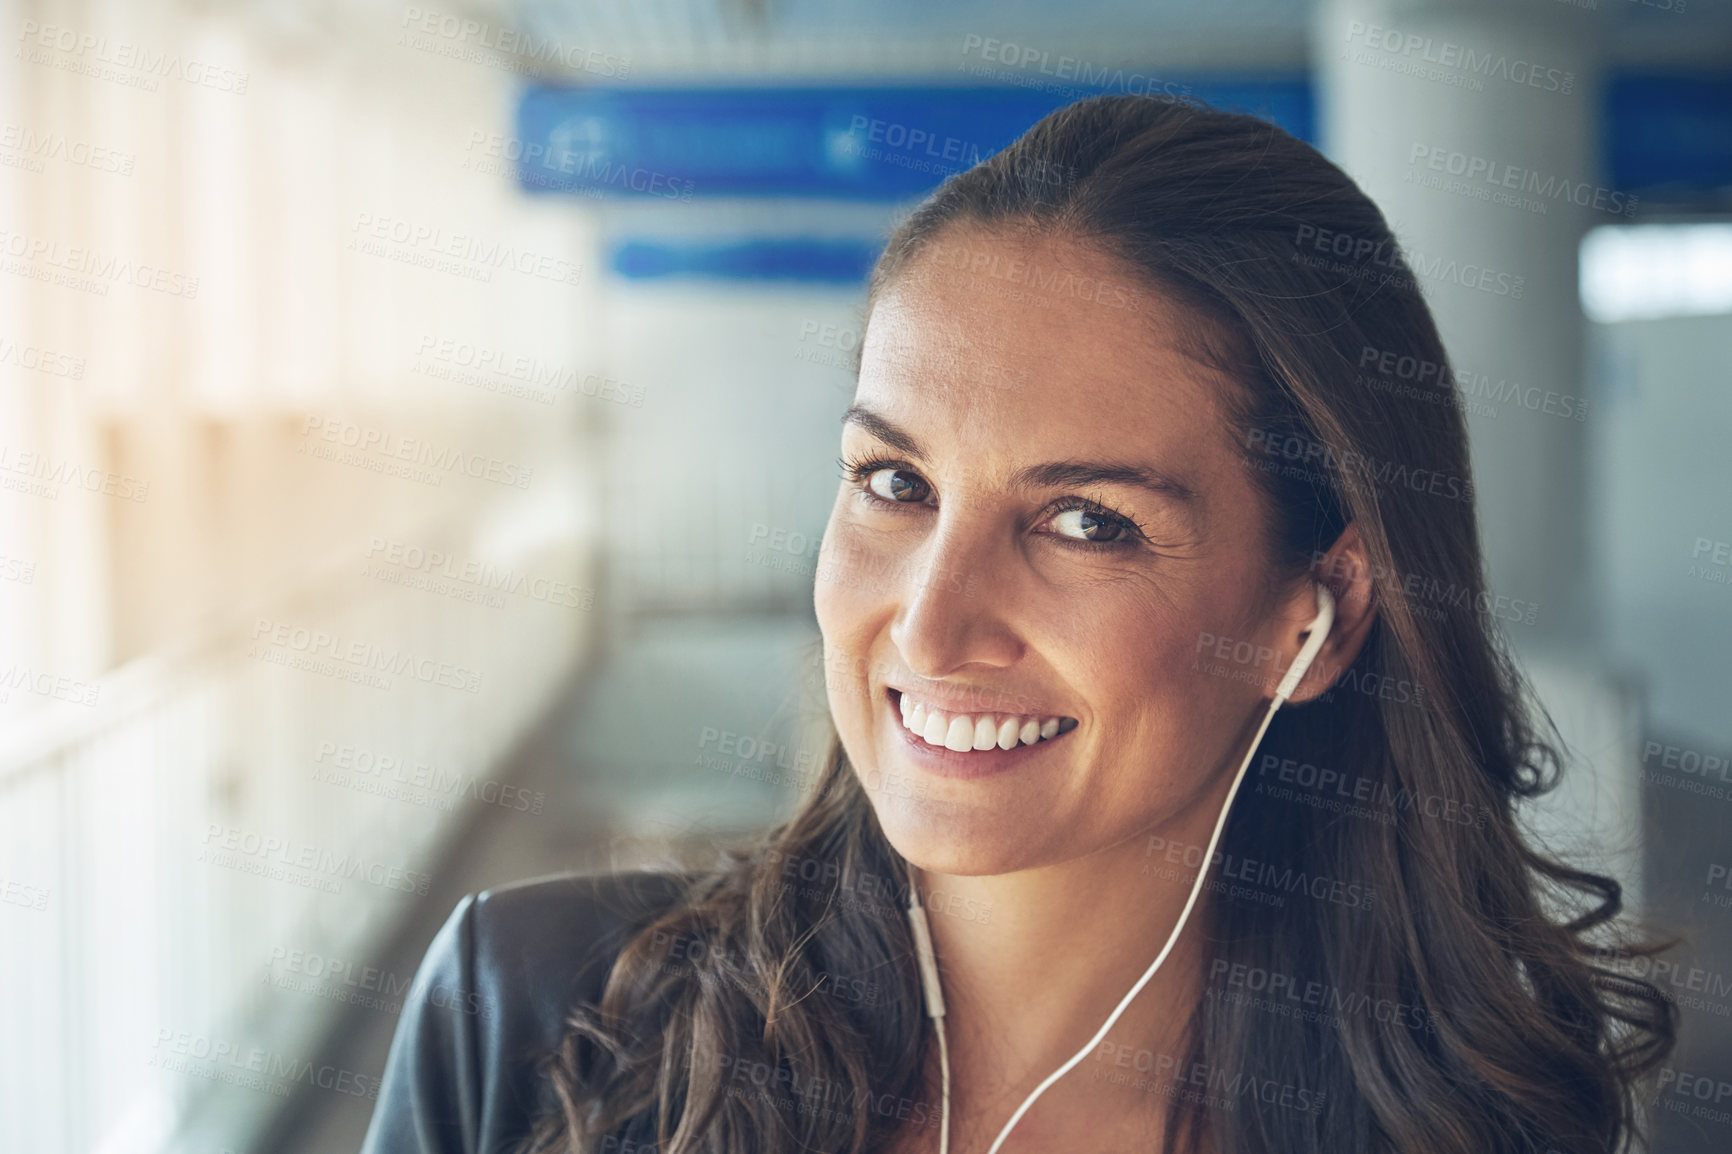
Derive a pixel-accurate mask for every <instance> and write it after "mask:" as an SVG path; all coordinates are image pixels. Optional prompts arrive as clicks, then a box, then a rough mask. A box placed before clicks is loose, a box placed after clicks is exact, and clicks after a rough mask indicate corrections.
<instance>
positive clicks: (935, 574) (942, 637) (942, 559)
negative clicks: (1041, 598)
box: [886, 527, 1023, 678]
mask: <svg viewBox="0 0 1732 1154" xmlns="http://www.w3.org/2000/svg"><path fill="white" fill-rule="evenodd" d="M1006 564H1007V560H1006V559H1005V558H1004V557H1002V556H997V555H995V550H994V549H993V548H992V545H991V541H990V539H989V537H988V535H987V534H986V532H984V531H983V530H982V529H981V528H980V527H973V528H967V529H963V528H960V527H953V528H949V529H941V530H939V531H936V532H935V533H934V534H933V536H931V537H929V538H928V539H927V541H926V543H925V545H924V547H923V548H921V549H920V550H918V551H916V552H915V553H913V554H911V555H910V556H908V557H907V558H906V559H905V563H904V565H903V566H902V567H901V569H900V571H899V572H897V573H896V574H894V575H891V576H888V577H887V578H886V582H887V584H888V585H889V591H890V592H891V594H892V595H893V596H895V597H896V598H897V600H898V605H897V609H896V615H895V617H894V619H893V620H892V622H891V626H890V640H891V642H892V643H893V644H895V646H896V648H897V649H898V650H900V651H901V654H902V659H903V660H904V661H905V662H907V664H908V666H909V668H910V669H912V670H913V671H914V672H915V673H918V674H919V675H921V676H922V677H929V678H939V677H945V676H948V675H949V674H951V673H953V672H956V671H958V670H962V669H965V668H967V667H969V666H981V667H987V668H1003V667H1005V666H1008V665H1011V664H1014V663H1015V662H1016V660H1017V659H1018V658H1019V657H1020V656H1021V655H1022V651H1023V644H1022V641H1021V639H1020V637H1019V636H1018V635H1017V632H1016V630H1015V627H1014V624H1013V622H1014V619H1015V615H1014V611H1015V608H1016V607H1015V606H1014V605H1008V604H1005V603H1004V599H1005V597H1006V596H1007V595H1008V594H1009V591H1010V590H1011V588H1012V587H1013V584H1014V583H1013V582H1010V581H1008V580H1004V579H1003V578H1004V577H1006V576H1007V574H1006V573H1005V572H1004V566H1005V565H1006ZM995 566H996V567H997V569H998V572H997V574H996V576H997V578H999V579H995V573H994V572H993V569H994V567H995Z"/></svg>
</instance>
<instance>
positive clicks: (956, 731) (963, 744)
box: [886, 689, 1078, 753]
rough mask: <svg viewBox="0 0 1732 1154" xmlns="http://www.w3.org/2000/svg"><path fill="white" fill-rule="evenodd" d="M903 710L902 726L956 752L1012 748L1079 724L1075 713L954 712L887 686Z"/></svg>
mask: <svg viewBox="0 0 1732 1154" xmlns="http://www.w3.org/2000/svg"><path fill="white" fill-rule="evenodd" d="M886 692H887V693H888V695H889V697H890V704H891V705H892V706H893V707H894V708H895V709H897V710H898V711H900V713H901V714H902V727H903V728H904V729H906V730H908V731H909V733H911V734H913V735H914V736H915V737H917V738H919V739H920V740H921V741H924V742H925V743H926V744H927V745H931V746H936V747H938V748H940V749H948V750H951V751H953V752H955V753H967V752H970V751H974V750H982V751H984V750H988V749H1002V750H1011V749H1015V748H1016V747H1017V746H1019V745H1037V744H1039V743H1040V742H1043V741H1050V740H1052V739H1053V738H1055V737H1061V736H1063V735H1064V734H1066V733H1069V732H1070V731H1071V730H1073V729H1075V728H1076V727H1077V724H1078V723H1077V719H1076V718H1074V717H1056V716H1038V715H1032V714H1012V713H954V712H949V711H946V710H942V709H938V708H936V707H935V706H931V705H928V704H927V703H926V702H924V701H922V700H920V698H919V697H918V696H916V695H914V694H912V693H904V692H903V691H902V690H900V689H888V690H886Z"/></svg>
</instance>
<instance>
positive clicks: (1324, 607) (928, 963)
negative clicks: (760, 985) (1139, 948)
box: [908, 582, 1335, 1154]
mask: <svg viewBox="0 0 1732 1154" xmlns="http://www.w3.org/2000/svg"><path fill="white" fill-rule="evenodd" d="M1334 624H1335V598H1334V597H1333V596H1331V594H1330V592H1329V590H1328V589H1326V588H1325V587H1324V586H1323V584H1322V582H1318V583H1317V616H1315V617H1313V618H1312V619H1311V623H1310V624H1309V625H1307V626H1306V627H1305V628H1306V629H1307V630H1309V631H1310V635H1309V636H1307V637H1306V638H1305V643H1304V644H1303V645H1302V646H1300V647H1299V655H1298V656H1297V657H1295V658H1294V659H1293V664H1292V665H1291V666H1290V667H1289V668H1288V670H1287V674H1286V676H1284V677H1282V678H1281V683H1280V685H1278V686H1277V687H1276V689H1275V697H1274V700H1272V701H1271V702H1270V703H1269V710H1268V712H1267V713H1265V714H1264V715H1263V724H1261V725H1259V726H1258V727H1257V736H1256V737H1254V738H1252V739H1251V748H1250V749H1248V750H1246V751H1245V760H1244V761H1243V762H1241V763H1240V765H1239V772H1238V773H1237V774H1235V775H1234V776H1233V786H1232V788H1231V789H1229V790H1228V791H1227V800H1226V802H1225V803H1223V804H1222V806H1221V815H1220V816H1219V817H1218V818H1216V819H1215V832H1214V833H1212V834H1210V835H1209V848H1208V849H1207V850H1206V851H1205V852H1204V854H1203V862H1202V864H1201V865H1200V866H1198V867H1197V880H1196V881H1194V882H1192V883H1191V896H1190V897H1188V898H1186V899H1185V908H1184V909H1183V910H1182V911H1180V913H1179V920H1178V922H1177V924H1175V925H1174V926H1173V932H1172V933H1171V934H1169V935H1167V944H1166V945H1164V946H1162V947H1161V952H1160V953H1159V954H1158V955H1156V957H1155V960H1154V962H1153V964H1151V965H1150V966H1149V968H1148V969H1147V970H1145V971H1144V972H1143V976H1142V977H1140V978H1138V979H1137V984H1136V985H1134V986H1132V987H1131V989H1130V992H1129V993H1127V994H1126V995H1125V996H1124V998H1123V999H1122V1000H1121V1001H1120V1002H1119V1004H1118V1006H1117V1007H1116V1008H1115V1009H1114V1010H1113V1012H1112V1013H1111V1014H1108V1015H1107V1020H1106V1021H1105V1022H1103V1023H1102V1024H1101V1028H1100V1029H1099V1030H1096V1031H1095V1036H1094V1037H1092V1038H1090V1039H1089V1040H1088V1042H1087V1043H1086V1044H1084V1046H1083V1048H1082V1049H1080V1050H1078V1051H1077V1052H1076V1053H1075V1054H1074V1055H1072V1056H1071V1059H1070V1061H1068V1062H1066V1063H1065V1064H1064V1065H1062V1066H1060V1067H1059V1068H1058V1069H1056V1070H1054V1071H1053V1072H1052V1073H1050V1074H1048V1075H1047V1076H1046V1080H1045V1081H1043V1082H1041V1084H1040V1085H1038V1086H1036V1087H1035V1088H1034V1092H1033V1093H1031V1094H1030V1095H1029V1096H1028V1097H1027V1098H1025V1099H1023V1103H1022V1105H1020V1106H1018V1107H1017V1108H1016V1113H1014V1114H1012V1115H1011V1116H1010V1121H1008V1122H1006V1123H1005V1124H1004V1129H1003V1130H1000V1131H999V1132H998V1137H997V1138H996V1139H994V1140H993V1143H992V1147H991V1149H989V1150H988V1151H987V1154H998V1148H999V1147H1000V1146H1003V1145H1004V1140H1005V1139H1006V1138H1008V1137H1009V1136H1010V1131H1011V1129H1012V1128H1013V1127H1015V1126H1016V1124H1017V1122H1019V1121H1021V1119H1022V1116H1023V1115H1024V1114H1026V1113H1028V1108H1029V1107H1030V1106H1033V1105H1034V1103H1035V1101H1036V1099H1038V1098H1039V1097H1040V1096H1041V1095H1042V1094H1044V1093H1046V1089H1047V1087H1048V1086H1051V1085H1052V1084H1053V1083H1054V1082H1056V1081H1058V1080H1059V1079H1060V1078H1062V1077H1064V1076H1065V1075H1066V1074H1068V1073H1070V1072H1071V1070H1073V1069H1075V1068H1076V1066H1077V1064H1078V1063H1079V1062H1081V1061H1082V1060H1083V1059H1084V1058H1086V1057H1088V1055H1089V1052H1090V1051H1092V1050H1093V1049H1094V1048H1095V1047H1096V1046H1098V1045H1100V1041H1101V1039H1102V1038H1104V1037H1106V1034H1107V1031H1108V1030H1110V1029H1112V1028H1113V1023H1114V1022H1116V1021H1118V1020H1119V1016H1120V1015H1121V1014H1123V1013H1124V1012H1125V1008H1126V1007H1128V1006H1129V1005H1130V1004H1131V999H1133V998H1135V997H1136V996H1137V994H1139V993H1140V992H1141V991H1142V988H1143V987H1144V986H1146V985H1148V983H1149V979H1150V978H1152V977H1154V976H1155V971H1156V970H1158V969H1160V968H1161V963H1162V962H1164V961H1166V960H1167V955H1168V954H1169V953H1171V952H1172V949H1173V943H1175V942H1177V941H1178V940H1179V933H1180V931H1182V930H1183V929H1184V928H1185V922H1186V921H1187V920H1188V919H1189V918H1190V916H1191V908H1192V907H1193V906H1195V905H1196V904H1197V895H1198V894H1199V893H1201V892H1202V889H1203V879H1204V878H1206V877H1208V875H1209V865H1210V864H1211V863H1212V862H1213V861H1214V858H1215V846H1216V844H1217V843H1219V842H1220V840H1221V830H1222V829H1224V828H1225V827H1226V825H1227V813H1228V811H1229V810H1231V809H1232V808H1233V799H1234V798H1235V797H1237V796H1238V794H1239V783H1240V782H1241V781H1244V780H1245V771H1246V770H1247V769H1249V768H1250V766H1251V758H1252V757H1254V756H1255V755H1256V753H1257V747H1258V746H1259V745H1261V744H1262V743H1263V734H1264V733H1265V732H1266V731H1267V730H1268V728H1269V722H1270V721H1271V720H1272V719H1273V718H1274V716H1275V711H1276V710H1277V709H1280V708H1281V706H1282V705H1283V704H1284V703H1285V702H1286V700H1287V699H1288V698H1289V697H1291V696H1292V695H1293V691H1294V690H1295V689H1297V688H1299V682H1300V680H1301V679H1302V678H1304V676H1305V671H1306V670H1308V669H1310V668H1311V663H1312V662H1313V661H1314V660H1316V658H1317V653H1318V651H1319V650H1321V649H1322V648H1323V641H1324V639H1325V638H1326V637H1328V636H1329V630H1330V627H1331V626H1333V625H1334ZM908 921H909V923H910V924H911V925H912V926H913V928H914V950H915V954H916V956H917V957H918V958H919V960H920V981H921V986H922V987H923V989H924V991H925V995H926V1014H927V1016H928V1017H930V1018H931V1019H932V1020H933V1022H934V1024H935V1025H936V1026H937V1028H938V1064H939V1069H940V1071H941V1074H942V1078H943V1084H944V1113H943V1116H942V1121H941V1123H940V1126H939V1131H938V1150H939V1154H950V1044H949V1042H948V1041H947V1040H946V1039H945V1035H944V988H943V986H942V984H941V983H940V982H939V980H938V958H937V955H936V954H934V953H933V950H932V930H931V927H930V926H928V925H927V922H926V910H925V908H924V907H923V906H921V904H920V887H919V886H918V885H916V884H915V880H914V870H913V867H912V866H910V867H909V871H908Z"/></svg>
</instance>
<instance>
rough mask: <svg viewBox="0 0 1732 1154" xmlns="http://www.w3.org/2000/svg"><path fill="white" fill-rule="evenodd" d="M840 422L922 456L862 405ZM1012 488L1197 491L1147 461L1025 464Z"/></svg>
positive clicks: (909, 437) (1188, 496)
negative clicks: (1125, 487)
mask: <svg viewBox="0 0 1732 1154" xmlns="http://www.w3.org/2000/svg"><path fill="white" fill-rule="evenodd" d="M842 423H843V424H845V425H846V424H850V423H852V424H856V425H859V426H860V427H861V428H862V429H865V430H866V431H867V432H868V433H871V434H872V435H873V436H874V437H876V438H878V439H879V440H880V441H883V442H884V443H885V444H886V445H889V446H890V447H891V448H893V449H896V450H897V451H899V452H902V453H906V454H908V456H909V457H911V458H913V459H914V460H916V461H924V460H925V459H926V454H925V452H924V451H923V450H922V449H921V448H920V442H919V441H918V440H916V439H915V437H914V435H913V434H912V433H909V432H908V431H907V430H905V429H903V428H901V427H900V426H898V425H897V424H896V423H895V422H893V421H891V420H889V419H888V418H886V417H883V416H880V415H879V414H877V413H875V412H873V411H872V410H871V409H869V408H867V407H866V406H865V405H851V406H849V408H848V411H847V412H846V413H843V414H842ZM1010 485H1011V487H1012V488H1015V489H1064V488H1074V487H1078V486H1083V485H1133V486H1135V487H1137V488H1139V489H1147V490H1149V491H1150V492H1152V493H1155V494H1157V495H1159V496H1163V497H1168V498H1171V499H1173V500H1177V501H1186V502H1188V501H1194V500H1195V499H1196V497H1197V492H1196V490H1195V489H1193V488H1191V486H1189V485H1187V484H1185V483H1184V482H1182V481H1180V480H1179V479H1178V478H1176V477H1174V476H1172V475H1171V474H1168V473H1163V472H1162V471H1160V470H1159V469H1155V468H1152V467H1150V466H1147V465H1118V464H1106V463H1101V462H1095V461H1048V462H1046V463H1045V464H1041V465H1026V466H1024V467H1023V468H1021V469H1018V470H1017V471H1016V473H1015V475H1014V476H1012V477H1011V479H1010Z"/></svg>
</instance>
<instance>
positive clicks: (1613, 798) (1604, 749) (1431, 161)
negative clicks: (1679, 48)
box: [1312, 0, 1642, 899]
mask: <svg viewBox="0 0 1732 1154" xmlns="http://www.w3.org/2000/svg"><path fill="white" fill-rule="evenodd" d="M1314 21H1315V22H1314V24H1313V29H1312V32H1313V37H1312V46H1313V57H1314V64H1315V69H1316V77H1317V82H1318V92H1319V103H1320V125H1321V137H1322V139H1321V145H1322V148H1323V151H1324V152H1325V153H1326V154H1327V155H1328V156H1329V157H1330V158H1331V159H1332V160H1334V161H1335V162H1336V163H1337V164H1339V165H1341V167H1342V168H1343V169H1344V170H1345V171H1346V172H1347V173H1348V175H1350V176H1352V177H1353V178H1354V179H1355V180H1356V181H1358V182H1359V185H1360V187H1361V188H1363V189H1364V190H1365V191H1366V193H1367V194H1368V195H1370V197H1371V198H1372V199H1373V200H1374V201H1375V202H1376V203H1377V204H1378V205H1379V206H1380V207H1381V208H1382V209H1383V212H1384V215H1385V217H1386V218H1387V219H1388V221H1389V223H1390V225H1391V227H1392V228H1393V229H1394V230H1395V233H1396V236H1397V237H1398V238H1399V239H1400V241H1401V242H1402V244H1403V246H1404V248H1405V249H1406V250H1407V252H1408V255H1409V258H1410V260H1412V261H1413V262H1414V264H1415V266H1416V267H1415V273H1416V275H1417V277H1418V279H1419V281H1420V283H1421V284H1422V286H1423V290H1424V292H1425V295H1426V299H1427V300H1428V301H1429V302H1430V304H1431V308H1432V311H1433V314H1434V315H1435V316H1436V318H1437V321H1438V325H1439V328H1440V329H1441V331H1442V334H1443V338H1444V343H1445V346H1446V347H1447V349H1448V350H1449V354H1450V358H1451V362H1452V365H1453V367H1454V368H1455V369H1456V371H1457V374H1458V378H1460V379H1463V381H1464V389H1463V391H1464V393H1465V395H1466V397H1467V401H1468V408H1469V413H1468V428H1469V437H1470V442H1471V453H1472V468H1473V474H1474V487H1475V491H1476V493H1477V495H1478V499H1477V508H1478V514H1479V523H1480V539H1481V542H1482V544H1483V546H1484V549H1485V552H1486V557H1487V567H1488V572H1489V577H1490V583H1491V590H1492V592H1493V593H1494V594H1501V595H1504V596H1507V597H1510V598H1517V599H1521V600H1523V601H1526V602H1529V603H1533V604H1537V605H1538V607H1539V608H1538V612H1537V615H1536V619H1535V622H1534V624H1532V625H1527V624H1522V623H1513V624H1508V625H1506V626H1505V627H1504V628H1505V631H1506V633H1507V634H1508V635H1509V637H1510V639H1511V641H1512V642H1513V643H1514V646H1515V648H1516V650H1517V652H1518V653H1519V654H1520V656H1521V658H1522V660H1523V663H1524V665H1525V667H1526V668H1527V669H1528V671H1529V672H1530V674H1531V675H1532V677H1533V678H1534V681H1535V683H1536V686H1537V687H1538V689H1539V692H1540V694H1541V697H1542V699H1543V700H1545V702H1546V704H1547V706H1548V708H1550V709H1551V711H1552V713H1553V716H1554V718H1555V719H1556V720H1557V723H1558V725H1559V728H1560V731H1561V732H1562V734H1563V736H1564V738H1565V739H1566V741H1568V742H1569V743H1570V744H1571V745H1572V746H1574V747H1575V748H1574V753H1575V755H1576V756H1575V759H1574V762H1573V764H1572V766H1571V768H1570V769H1568V770H1566V774H1565V779H1564V780H1565V784H1564V786H1563V788H1561V789H1560V790H1559V791H1558V792H1557V793H1555V794H1553V795H1552V796H1551V797H1550V798H1548V799H1547V800H1546V801H1545V802H1544V803H1543V804H1541V805H1539V806H1536V807H1534V813H1533V814H1532V815H1531V816H1532V820H1533V822H1534V824H1535V827H1536V828H1537V829H1538V830H1539V831H1540V832H1541V833H1542V835H1543V836H1544V837H1545V838H1546V839H1547V840H1548V841H1550V842H1551V843H1552V844H1553V845H1554V846H1556V847H1557V848H1560V849H1569V850H1571V851H1573V853H1572V856H1574V857H1575V858H1576V860H1578V861H1581V862H1582V864H1584V865H1588V866H1590V868H1601V869H1604V870H1607V871H1609V872H1612V873H1614V874H1616V875H1617V876H1618V877H1619V878H1620V879H1621V880H1622V881H1624V883H1625V885H1626V888H1627V890H1628V891H1629V893H1630V896H1631V897H1632V899H1634V898H1635V896H1636V893H1637V889H1638V885H1639V878H1640V874H1639V868H1638V867H1639V860H1640V859H1639V855H1638V853H1637V847H1638V830H1639V828H1640V795H1639V792H1638V788H1637V782H1638V776H1637V764H1638V763H1637V760H1636V758H1637V756H1638V754H1639V750H1640V745H1639V741H1640V736H1641V724H1642V723H1641V709H1640V700H1639V695H1638V694H1637V693H1635V692H1634V691H1632V690H1631V689H1630V688H1628V687H1626V686H1624V685H1622V684H1621V683H1620V682H1619V681H1618V680H1617V679H1616V678H1615V677H1613V676H1611V675H1610V673H1609V672H1607V671H1606V670H1605V669H1604V666H1603V663H1602V661H1601V659H1600V658H1599V655H1598V649H1597V645H1598V639H1596V638H1595V637H1594V636H1593V632H1592V631H1593V622H1594V620H1595V615H1594V605H1593V590H1594V587H1595V582H1594V580H1593V575H1592V573H1591V572H1590V571H1589V568H1588V564H1587V562H1588V556H1589V554H1588V550H1587V548H1586V545H1585V538H1586V502H1585V498H1584V481H1585V477H1586V470H1587V464H1588V462H1587V461H1586V459H1585V455H1584V447H1585V444H1586V438H1585V437H1584V431H1585V430H1586V429H1587V428H1588V424H1587V422H1589V421H1592V420H1593V419H1594V410H1593V404H1592V398H1589V397H1587V396H1586V389H1585V387H1584V378H1585V373H1584V369H1583V359H1584V357H1583V348H1584V324H1585V322H1584V320H1583V318H1582V313H1581V306H1580V302H1579V297H1578V290H1577V275H1578V274H1577V247H1578V244H1579V242H1580V238H1581V236H1582V234H1583V232H1584V231H1585V230H1586V229H1587V228H1589V227H1591V226H1592V225H1594V224H1596V223H1602V222H1603V223H1612V222H1615V221H1620V220H1623V219H1625V218H1624V217H1623V216H1620V215H1618V212H1619V210H1621V209H1624V208H1626V207H1627V204H1626V200H1625V198H1624V197H1623V196H1622V194H1618V195H1612V194H1613V193H1615V192H1616V190H1612V189H1609V188H1602V187H1601V186H1602V185H1603V184H1604V181H1603V179H1602V177H1601V175H1600V166H1599V159H1598V156H1597V155H1596V127H1597V116H1598V101H1599V81H1598V61H1597V57H1598V42H1599V37H1598V28H1599V23H1598V21H1597V18H1596V17H1595V16H1594V14H1592V13H1591V12H1588V11H1585V10H1583V9H1581V8H1578V7H1574V6H1571V5H1566V4H1560V3H1557V2H1556V0H1322V2H1321V3H1320V4H1319V5H1318V8H1317V11H1316V15H1315V17H1314ZM1566 182H1567V185H1566ZM1565 189H1567V190H1566V191H1561V192H1560V190H1565ZM1596 197H1598V206H1597V207H1596V206H1595V199H1596ZM1581 200H1586V201H1587V204H1586V206H1583V205H1581V204H1579V203H1578V201H1581ZM1488 277H1489V280H1488ZM1584 401H1585V402H1586V406H1585V409H1584V408H1583V402H1584Z"/></svg>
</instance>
